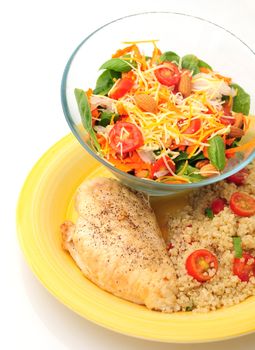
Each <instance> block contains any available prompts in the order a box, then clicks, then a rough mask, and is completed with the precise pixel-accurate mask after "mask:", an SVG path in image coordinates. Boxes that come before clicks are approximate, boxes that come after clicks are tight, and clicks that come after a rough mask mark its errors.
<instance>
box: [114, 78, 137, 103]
mask: <svg viewBox="0 0 255 350" xmlns="http://www.w3.org/2000/svg"><path fill="white" fill-rule="evenodd" d="M133 85H134V80H132V79H130V78H121V79H119V80H118V81H117V83H116V84H115V85H114V86H113V88H112V89H111V90H110V91H109V94H108V96H109V97H110V98H113V99H114V100H118V99H119V98H121V97H123V96H124V95H126V93H127V92H129V91H130V90H131V88H132V87H133Z"/></svg>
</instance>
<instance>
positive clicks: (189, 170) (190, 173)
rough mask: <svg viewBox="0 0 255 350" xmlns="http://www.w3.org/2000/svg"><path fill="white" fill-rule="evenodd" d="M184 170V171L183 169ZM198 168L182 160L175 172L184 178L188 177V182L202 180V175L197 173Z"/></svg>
mask: <svg viewBox="0 0 255 350" xmlns="http://www.w3.org/2000/svg"><path fill="white" fill-rule="evenodd" d="M183 167H185V169H183ZM183 170H184V171H183ZM197 172H198V169H197V168H194V167H193V166H191V165H189V164H188V165H186V162H185V161H184V160H183V161H181V162H180V163H179V164H178V166H177V169H176V173H177V175H179V173H181V176H183V177H185V178H186V179H188V180H189V181H190V182H198V181H201V180H203V178H204V177H203V176H201V175H200V174H197Z"/></svg>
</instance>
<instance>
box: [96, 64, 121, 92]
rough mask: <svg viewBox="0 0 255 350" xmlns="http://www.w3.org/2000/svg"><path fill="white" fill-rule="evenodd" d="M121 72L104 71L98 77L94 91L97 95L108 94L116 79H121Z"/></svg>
mask: <svg viewBox="0 0 255 350" xmlns="http://www.w3.org/2000/svg"><path fill="white" fill-rule="evenodd" d="M120 76H121V73H119V72H115V71H113V70H108V69H107V70H106V71H104V72H103V73H102V74H101V75H100V76H99V77H98V79H97V82H96V88H95V89H94V91H93V93H94V94H95V95H106V94H107V93H108V92H109V91H110V89H111V88H112V86H113V84H114V79H119V78H120Z"/></svg>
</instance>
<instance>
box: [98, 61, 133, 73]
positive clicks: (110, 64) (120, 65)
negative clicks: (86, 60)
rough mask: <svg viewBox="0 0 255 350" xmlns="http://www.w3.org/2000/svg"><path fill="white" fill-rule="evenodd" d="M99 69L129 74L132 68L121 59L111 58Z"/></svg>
mask: <svg viewBox="0 0 255 350" xmlns="http://www.w3.org/2000/svg"><path fill="white" fill-rule="evenodd" d="M99 69H111V70H114V71H115V72H129V71H130V70H131V69H132V67H131V66H130V64H128V63H127V62H126V61H124V60H122V59H121V58H111V59H110V60H108V61H106V62H105V63H104V64H102V66H101V67H100V68H99Z"/></svg>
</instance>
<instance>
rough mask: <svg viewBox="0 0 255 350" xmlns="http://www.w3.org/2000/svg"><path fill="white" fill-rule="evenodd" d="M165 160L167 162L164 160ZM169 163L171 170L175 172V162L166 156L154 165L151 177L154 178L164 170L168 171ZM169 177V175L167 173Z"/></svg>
mask: <svg viewBox="0 0 255 350" xmlns="http://www.w3.org/2000/svg"><path fill="white" fill-rule="evenodd" d="M164 158H165V160H164ZM165 162H167V165H168V166H169V167H170V169H171V170H172V171H173V172H175V163H174V161H173V160H172V159H171V158H170V157H168V156H165V157H161V158H159V159H158V160H157V161H156V162H155V163H154V164H153V165H152V168H151V175H152V177H154V176H156V175H155V174H156V173H158V172H160V171H164V170H166V171H167V170H168V169H167V166H166V163H165ZM169 173H170V172H169V170H168V174H169ZM166 175H167V173H166Z"/></svg>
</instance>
